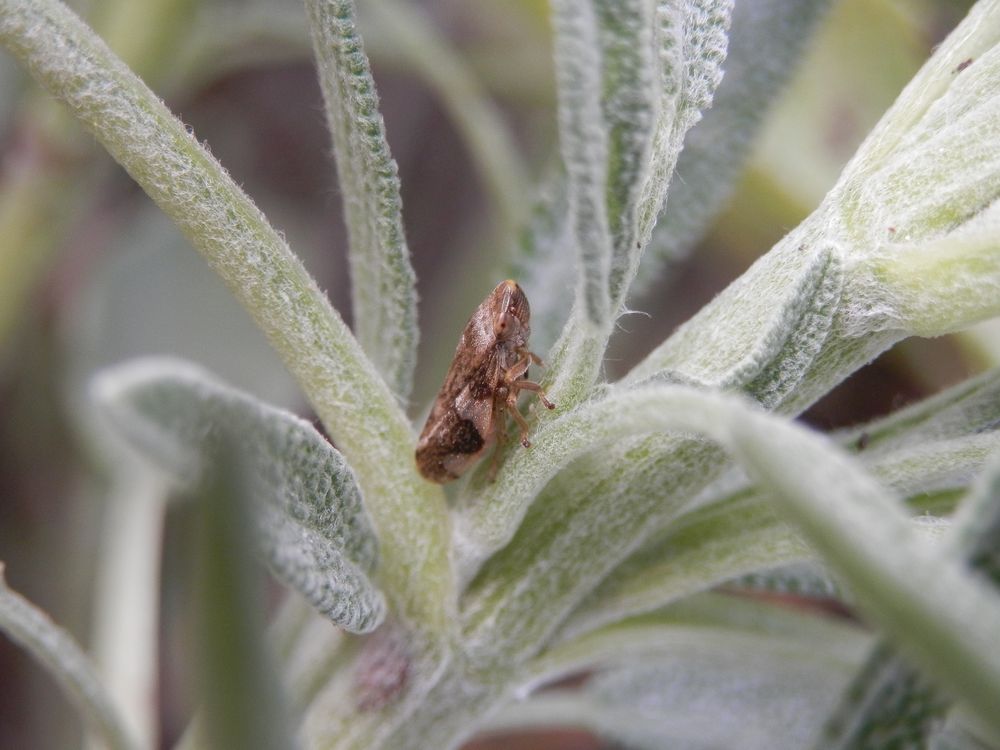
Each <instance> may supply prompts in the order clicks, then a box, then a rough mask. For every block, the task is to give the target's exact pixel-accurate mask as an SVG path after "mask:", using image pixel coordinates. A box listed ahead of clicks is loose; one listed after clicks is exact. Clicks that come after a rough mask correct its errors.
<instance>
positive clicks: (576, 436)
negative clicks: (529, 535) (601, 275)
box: [467, 385, 1000, 734]
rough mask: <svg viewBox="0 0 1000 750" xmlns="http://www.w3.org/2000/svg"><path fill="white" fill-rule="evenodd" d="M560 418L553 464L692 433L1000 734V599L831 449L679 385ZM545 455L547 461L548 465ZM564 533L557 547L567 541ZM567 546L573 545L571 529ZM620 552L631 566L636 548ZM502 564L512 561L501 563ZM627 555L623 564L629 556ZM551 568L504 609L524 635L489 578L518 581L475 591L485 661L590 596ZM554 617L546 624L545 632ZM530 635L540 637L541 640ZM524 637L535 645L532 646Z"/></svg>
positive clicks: (621, 516) (616, 519) (625, 511)
mask: <svg viewBox="0 0 1000 750" xmlns="http://www.w3.org/2000/svg"><path fill="white" fill-rule="evenodd" d="M563 419H565V422H564V423H563V424H559V423H560V421H561V420H553V422H551V423H550V424H549V425H546V428H552V427H556V426H557V425H558V426H559V428H561V429H566V428H567V427H568V426H569V425H570V424H573V423H574V422H577V420H579V421H578V422H577V423H576V424H574V425H573V426H574V427H575V428H576V432H575V433H573V434H562V435H560V437H561V438H562V440H563V442H564V443H566V444H570V445H563V446H562V447H560V448H551V447H550V448H549V449H548V450H545V451H543V449H542V441H541V440H539V442H538V443H537V444H536V445H537V446H538V450H537V453H538V454H539V455H540V457H541V458H542V459H551V458H553V457H554V456H553V454H552V453H551V451H552V450H557V451H561V450H567V452H569V451H572V450H574V449H578V448H579V447H580V446H581V445H582V444H583V443H585V442H587V441H589V440H593V441H595V442H606V441H607V440H608V439H609V438H613V437H614V436H615V435H616V434H617V433H618V431H619V430H622V429H624V428H625V426H626V425H628V428H629V430H630V432H632V433H641V432H649V431H654V430H670V431H678V432H681V433H690V432H695V433H700V434H702V435H706V436H710V437H711V438H712V439H713V440H716V441H719V442H721V443H722V444H723V445H725V446H726V447H727V448H728V449H729V450H731V451H732V452H733V454H734V456H735V458H736V460H737V461H738V462H739V463H740V464H742V465H743V466H744V467H745V468H746V469H747V471H748V473H749V474H750V475H751V477H752V478H754V479H755V480H756V481H757V482H758V483H760V485H761V487H763V488H766V489H767V490H768V492H769V493H771V495H772V497H773V498H774V501H775V506H776V507H777V508H778V509H779V511H780V512H781V513H782V514H784V515H785V516H786V517H787V518H788V519H789V520H790V521H792V522H793V523H794V525H795V526H796V527H797V529H798V530H799V532H800V533H802V534H803V536H804V537H805V538H806V539H808V541H809V542H810V544H811V546H813V547H814V548H815V549H816V551H817V552H818V553H819V554H820V555H821V556H822V557H823V559H824V561H825V562H826V563H827V564H828V565H829V566H830V567H831V569H832V570H833V571H834V572H835V573H836V574H837V575H838V577H839V578H841V579H842V580H843V581H844V582H845V583H846V584H847V585H849V586H850V588H851V592H852V594H853V596H854V597H855V600H856V601H857V603H858V606H859V608H860V609H861V610H862V611H863V612H864V613H866V614H867V615H868V616H870V617H871V618H872V619H873V620H874V621H875V622H876V623H878V624H880V625H881V626H882V627H883V628H884V629H885V632H886V633H887V634H888V636H889V637H891V638H892V639H893V641H894V642H896V643H898V644H899V645H900V646H901V647H903V648H905V649H906V651H907V653H909V654H911V655H912V658H913V659H914V660H915V662H916V663H918V664H919V665H920V666H921V667H922V668H924V669H926V670H927V671H928V673H929V674H930V675H932V676H933V678H934V679H936V680H938V681H940V682H941V684H942V685H944V686H945V687H946V688H947V689H949V690H951V691H952V692H953V693H954V694H955V695H957V696H959V697H960V699H961V700H962V701H963V703H964V704H965V705H966V707H967V708H968V709H969V710H971V711H973V712H974V713H975V715H976V716H977V718H978V719H979V720H980V721H982V722H984V724H985V725H986V726H989V727H991V728H992V731H994V732H997V733H998V734H1000V731H998V730H1000V727H998V726H997V724H998V720H997V718H996V716H995V714H994V713H993V712H992V710H991V709H990V706H991V705H994V704H995V703H997V702H1000V695H997V694H996V693H998V691H1000V656H998V657H996V658H994V657H993V656H990V655H989V654H990V653H991V651H990V648H989V646H988V645H987V644H989V643H990V642H991V640H992V638H993V635H992V634H994V633H995V632H996V630H997V629H998V628H1000V599H998V598H997V597H996V595H995V594H994V593H993V592H991V591H990V590H988V588H987V587H986V586H985V584H984V583H983V582H982V581H981V580H980V579H979V578H978V577H975V576H973V575H970V574H969V573H968V571H967V570H966V569H965V568H964V567H963V566H961V565H959V564H958V563H957V562H956V561H955V560H953V559H952V558H950V557H949V556H948V555H946V554H944V553H942V552H941V550H940V549H939V548H935V547H934V546H933V545H928V544H926V543H925V542H924V540H923V539H922V538H921V537H920V536H919V535H918V534H917V533H916V532H915V531H914V530H913V529H912V528H911V527H910V521H909V520H908V518H907V515H906V513H905V511H904V508H903V506H902V504H901V503H900V502H899V501H898V499H897V498H896V497H894V496H893V495H892V494H890V493H889V492H888V491H887V490H885V489H884V488H883V487H881V486H880V485H879V484H878V483H877V482H876V481H875V480H874V479H873V478H872V477H871V476H870V475H869V474H868V473H866V472H865V471H864V469H863V468H862V467H861V465H860V464H859V463H858V462H857V461H856V460H855V459H852V458H850V457H848V456H847V455H845V454H844V453H843V452H842V451H841V450H840V449H838V448H836V447H835V446H834V445H833V444H831V443H830V442H829V441H828V439H826V438H823V437H821V436H819V435H816V434H814V433H812V432H811V431H809V430H806V429H804V428H802V427H800V426H797V425H795V424H793V423H791V422H790V421H788V420H786V419H783V418H780V417H776V416H772V415H769V414H767V413H764V412H760V411H758V410H757V409H754V408H750V407H749V406H747V405H746V403H745V402H744V401H743V400H741V399H736V398H733V397H728V396H724V395H721V394H707V393H704V392H699V391H693V390H691V389H689V388H684V387H679V386H656V385H649V386H644V387H641V388H634V389H630V390H628V391H624V392H621V393H614V394H613V395H612V396H610V397H608V398H606V399H602V400H601V401H598V402H595V403H592V404H587V405H585V406H583V407H581V409H580V413H578V414H576V415H575V418H574V419H567V418H565V417H564V418H563ZM584 423H586V425H587V427H586V428H584V427H583V424H584ZM543 429H544V428H543ZM543 452H544V453H548V454H549V455H541V454H543ZM532 453H536V451H535V450H533V451H532ZM535 478H536V479H538V478H540V476H539V475H536V476H535ZM630 511H631V509H629V508H621V507H615V508H613V509H610V510H609V511H608V512H607V513H606V514H605V518H604V520H603V523H604V524H607V525H608V526H611V525H619V526H620V525H622V524H623V523H632V522H633V521H632V519H630V518H629V513H630ZM611 513H613V515H609V514H611ZM591 520H592V521H594V519H591ZM601 523H602V522H601V521H596V522H595V526H596V527H601ZM639 528H641V525H640V526H639ZM549 533H552V532H549ZM556 534H557V536H559V533H558V530H557V532H556ZM562 536H563V537H564V538H565V529H563V531H562ZM636 537H638V539H636ZM543 539H544V537H543ZM633 539H635V540H636V541H635V542H633V544H636V545H637V544H638V543H639V542H640V541H641V535H638V534H633ZM587 541H588V543H590V542H591V541H592V540H587ZM577 542H578V543H579V540H577ZM553 546H554V545H553V542H552V540H544V543H543V544H541V545H540V547H541V548H540V549H538V550H537V551H536V553H535V557H536V559H539V560H541V559H542V558H544V557H545V555H546V554H547V552H549V551H551V549H552V548H553ZM588 551H589V552H590V553H591V554H593V553H594V552H595V550H592V549H591V550H588ZM623 552H624V553H625V554H626V555H627V552H628V549H626V550H624V551H623ZM504 554H506V550H505V551H504V553H502V554H501V555H500V556H498V557H502V556H503V555H504ZM618 554H619V557H618V559H621V557H622V556H624V555H622V552H619V553H618ZM574 561H575V560H574ZM546 562H547V563H548V570H547V571H546V576H545V577H546V578H548V579H550V581H551V580H552V579H554V581H553V582H552V583H544V584H543V582H532V583H529V584H528V585H524V582H523V579H522V584H521V585H519V587H518V591H517V594H516V595H515V596H514V597H510V596H508V597H507V599H506V600H505V602H504V604H503V607H504V608H505V609H506V610H507V611H509V612H510V613H512V614H513V615H514V616H515V617H522V618H523V617H525V615H526V610H525V607H524V605H523V604H522V602H525V603H526V602H529V601H530V602H531V604H532V608H531V617H532V619H533V624H532V625H529V626H528V628H521V629H518V627H517V625H516V624H514V623H512V622H511V621H510V620H509V619H508V618H507V616H506V614H505V613H504V612H501V611H500V609H499V607H498V604H497V603H496V602H495V601H492V595H491V591H492V590H493V589H492V581H490V580H489V579H490V578H493V577H495V579H496V580H497V581H500V580H503V579H504V577H505V576H507V575H509V574H510V573H509V571H507V570H505V568H504V567H502V566H500V567H496V568H493V569H492V570H491V571H490V575H487V570H489V568H487V569H484V571H483V572H482V573H481V574H480V577H479V580H478V581H474V582H473V587H472V588H471V589H470V591H469V592H468V593H467V599H470V600H473V601H474V599H475V594H476V592H477V589H478V590H479V591H480V592H482V593H483V594H484V597H483V600H482V605H483V606H482V607H478V608H476V611H475V612H474V614H473V616H472V618H471V619H470V622H469V625H468V630H467V633H468V636H469V637H470V639H473V640H474V641H475V642H476V645H477V647H481V648H482V650H483V653H484V654H485V655H486V660H487V661H488V660H489V659H490V658H491V657H490V651H489V649H488V644H490V643H492V642H493V641H494V640H495V641H497V642H498V643H500V644H501V646H504V645H506V646H508V648H509V647H510V645H511V644H510V643H509V642H508V643H507V644H504V643H503V639H504V638H512V639H513V640H514V644H515V646H516V644H517V642H518V641H520V640H521V639H522V638H523V639H524V640H525V642H538V639H539V638H544V637H545V635H546V634H550V633H551V632H552V627H553V626H552V623H553V622H554V621H558V620H561V619H562V618H563V617H565V615H566V614H567V613H568V611H569V609H571V608H572V606H573V605H574V604H575V603H576V602H578V601H579V599H580V598H581V597H582V595H584V593H585V590H581V589H580V588H577V585H576V580H577V579H576V578H575V577H574V578H565V577H564V573H563V571H562V569H561V567H562V562H561V560H560V559H559V558H556V559H551V558H550V559H547V560H546ZM613 562H614V559H612V560H610V561H608V563H606V564H613ZM491 566H492V562H491ZM606 569H607V568H605V570H606ZM573 575H574V576H575V575H576V571H574V574H573ZM539 597H542V598H539ZM470 603H471V602H470ZM945 603H947V606H944V604H945ZM545 617H548V618H549V624H548V625H545V623H544V620H542V621H541V622H540V621H539V620H540V618H545ZM507 628H514V629H515V632H514V634H513V636H508V635H506V634H505V635H501V634H502V633H505V630H506V629H507ZM532 628H539V629H540V630H539V631H538V632H533V631H532ZM527 633H530V635H531V637H526V635H527ZM508 656H509V652H508Z"/></svg>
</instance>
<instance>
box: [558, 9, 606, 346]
mask: <svg viewBox="0 0 1000 750" xmlns="http://www.w3.org/2000/svg"><path fill="white" fill-rule="evenodd" d="M552 26H553V30H554V33H555V61H556V62H555V71H556V84H557V92H558V97H559V144H560V149H561V151H562V160H563V164H564V165H565V167H566V176H567V180H568V184H569V206H570V225H571V227H572V235H573V239H574V242H575V244H576V248H577V259H578V260H577V262H578V264H579V265H578V277H579V284H578V291H577V299H578V304H580V305H582V308H581V313H582V314H583V315H584V316H585V318H586V319H587V320H589V321H590V323H591V324H592V325H594V326H596V327H598V328H602V327H604V326H605V325H606V324H607V320H608V316H609V309H610V303H609V296H608V279H609V275H610V273H611V219H610V217H609V216H608V207H607V204H606V199H607V194H606V190H607V184H608V162H609V160H610V158H611V154H610V149H609V144H608V132H607V126H606V124H605V123H604V113H603V107H602V93H603V91H604V87H603V81H602V78H603V76H602V65H603V62H602V57H601V47H602V45H601V30H600V19H599V14H598V9H597V7H596V4H595V3H594V2H592V1H591V0H555V1H554V2H553V3H552Z"/></svg>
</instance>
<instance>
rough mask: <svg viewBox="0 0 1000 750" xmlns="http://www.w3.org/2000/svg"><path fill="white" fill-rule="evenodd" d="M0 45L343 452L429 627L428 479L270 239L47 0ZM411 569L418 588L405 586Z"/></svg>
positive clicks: (443, 558)
mask: <svg viewBox="0 0 1000 750" xmlns="http://www.w3.org/2000/svg"><path fill="white" fill-rule="evenodd" d="M0 9H2V12H0V44H3V45H4V47H5V48H6V49H7V50H8V51H9V52H10V53H11V54H13V55H14V57H15V58H17V60H18V61H19V62H20V63H21V64H22V65H24V66H25V67H26V68H27V69H28V70H29V71H30V72H31V73H32V75H33V76H34V77H35V79H36V80H37V81H38V83H39V84H40V85H41V86H42V87H43V88H44V89H45V90H46V91H47V92H49V93H50V94H51V95H53V96H55V97H56V98H58V99H59V100H60V101H61V102H63V103H64V104H65V105H66V106H67V107H68V108H69V109H70V110H71V112H72V113H73V115H74V116H75V117H77V118H78V119H79V120H80V121H81V122H82V123H83V124H84V125H85V126H86V127H87V128H88V129H90V130H91V131H92V132H93V133H94V134H95V136H96V137H97V138H98V140H99V141H100V142H101V143H102V144H103V145H104V146H105V148H107V149H108V151H109V152H110V153H111V155H112V156H113V157H114V158H115V159H116V160H117V161H118V162H119V163H120V164H121V165H122V166H123V167H124V168H125V169H126V170H127V171H128V172H129V174H130V175H131V176H132V177H133V178H134V179H135V180H136V182H138V183H139V185H140V186H141V187H142V188H143V190H145V191H146V192H147V193H148V194H149V195H150V197H151V198H152V199H153V200H154V201H155V202H156V203H157V205H158V206H159V207H160V208H161V209H162V210H163V211H164V213H166V214H167V215H168V216H170V218H172V219H173V220H174V222H175V223H176V224H177V225H178V226H179V227H180V228H181V230H182V231H183V232H184V234H185V236H186V237H187V238H188V239H189V240H190V241H191V243H192V244H193V245H194V247H195V248H197V249H198V251H199V252H201V253H202V255H203V256H204V257H205V259H206V260H207V261H208V263H209V264H210V265H211V266H212V268H213V269H214V270H215V271H217V272H218V273H219V275H220V276H222V278H223V280H224V281H225V282H226V284H227V285H228V286H229V288H230V290H232V291H233V293H234V294H235V295H236V296H237V298H238V299H239V300H240V302H241V303H242V304H243V305H244V307H245V308H246V309H247V311H248V312H249V313H250V314H251V316H252V317H253V318H254V321H255V322H256V323H257V325H258V326H259V327H260V329H261V330H262V331H263V332H264V334H265V335H266V336H267V338H268V341H269V342H270V343H271V345H272V346H274V348H275V349H277V350H278V353H279V354H280V355H281V357H282V360H283V361H284V363H285V365H286V366H287V367H288V369H289V371H290V372H291V373H292V374H293V375H294V376H295V378H296V380H297V381H298V383H299V385H300V386H301V387H302V389H303V391H304V393H305V395H306V396H307V398H308V399H309V400H310V403H311V404H312V405H313V407H314V408H315V409H316V413H317V414H318V415H319V417H320V418H321V419H322V420H323V423H324V425H325V426H326V429H327V430H328V432H329V434H330V435H331V437H332V439H333V440H334V441H335V442H336V443H337V447H338V448H339V449H340V450H341V451H342V452H343V454H344V455H345V456H347V457H348V458H349V459H350V462H351V466H352V468H353V469H354V471H355V472H356V473H357V476H358V481H359V483H360V485H361V486H362V487H363V488H364V490H365V493H366V503H367V508H368V510H369V511H370V513H371V517H372V522H373V523H374V525H375V527H376V528H377V530H378V534H379V537H380V538H381V539H382V540H383V541H384V548H383V550H384V554H383V556H382V562H381V564H380V571H379V572H380V576H379V578H380V582H381V583H382V586H383V588H384V589H385V591H386V592H387V594H388V596H389V597H390V598H391V599H392V600H393V603H394V604H395V606H396V609H397V611H398V613H399V615H400V617H401V619H403V620H404V621H405V622H406V623H408V624H409V625H411V626H412V627H413V628H414V629H415V630H418V631H420V632H422V633H425V634H428V635H430V634H431V633H438V632H440V631H441V630H443V628H444V623H446V622H447V621H448V618H449V613H448V604H447V602H449V601H450V600H451V597H450V592H451V590H452V581H451V570H450V566H449V563H448V557H447V551H446V545H445V539H446V536H447V517H446V509H445V502H444V494H443V492H442V491H441V488H440V487H436V486H434V485H432V484H431V483H429V482H427V481H425V480H424V479H423V478H422V477H421V476H420V474H419V473H418V472H417V468H416V466H415V465H414V463H413V462H412V461H400V460H399V456H401V455H404V454H406V453H409V451H411V450H412V448H413V426H412V425H411V424H410V421H409V419H407V417H406V414H405V413H404V412H403V410H402V409H401V408H400V405H399V403H398V402H397V401H396V399H395V398H394V396H393V394H392V393H391V392H390V390H389V388H388V387H387V386H386V383H385V382H384V381H383V380H382V378H381V377H380V376H379V374H378V372H377V371H376V370H375V368H374V366H373V364H372V363H371V362H370V361H369V360H368V358H367V357H366V356H365V355H364V353H363V351H362V349H361V347H360V345H359V344H358V342H357V341H356V340H355V338H354V337H353V336H352V335H351V333H350V331H348V329H347V327H346V326H345V325H344V322H343V320H342V319H341V318H340V316H339V315H338V314H337V312H336V311H335V310H334V309H333V308H332V307H331V306H330V303H329V301H328V300H327V299H326V297H325V296H324V295H323V293H322V292H321V291H320V290H319V288H318V287H317V285H316V283H315V281H314V280H313V279H312V278H310V276H309V274H308V273H307V272H306V270H305V268H304V267H303V265H302V263H301V262H300V261H299V260H298V258H296V257H295V256H294V255H293V254H292V252H291V251H290V250H289V248H288V245H287V244H286V243H285V241H284V239H283V238H282V237H281V235H280V234H279V233H278V232H277V231H276V230H275V229H274V227H272V226H271V225H270V224H268V222H267V220H266V219H265V218H264V216H263V215H262V214H261V213H260V211H259V210H258V209H257V208H256V207H255V206H254V205H253V203H252V202H251V201H250V199H249V198H248V197H247V196H246V195H245V194H244V193H243V191H241V190H240V189H239V187H238V186H237V185H236V184H235V183H234V182H233V180H232V179H231V178H230V177H229V175H227V174H226V172H225V170H224V169H223V168H222V166H221V165H220V164H219V163H218V162H217V161H216V160H215V159H214V158H213V157H212V155H211V154H210V153H209V152H208V150H207V149H206V148H204V147H203V146H202V145H201V144H200V143H198V141H197V140H196V139H195V138H194V137H193V135H192V134H191V133H190V132H188V130H187V128H185V126H184V124H183V123H182V122H181V121H180V120H178V119H177V118H176V117H174V116H173V115H172V114H171V113H170V112H169V111H168V110H167V108H166V107H165V106H164V105H163V102H161V101H160V100H159V99H157V98H156V96H155V95H154V94H153V92H151V91H150V90H149V89H148V88H147V87H146V86H145V85H144V84H143V83H142V82H141V81H139V80H138V79H137V78H136V77H135V75H134V74H133V73H131V72H130V71H129V70H128V69H127V68H126V67H125V66H124V65H123V64H122V62H121V61H120V60H118V59H117V58H116V57H115V56H114V54H113V53H112V52H111V51H110V50H109V49H108V48H107V45H105V44H104V43H103V42H102V41H101V40H100V39H99V38H97V37H96V36H95V35H94V33H93V32H92V31H91V30H90V29H88V28H87V26H86V24H84V23H83V22H82V21H81V20H80V19H79V18H78V17H77V16H75V15H74V14H73V13H72V12H71V11H70V10H69V9H68V8H66V6H65V5H63V4H62V3H61V2H58V0H0ZM415 571H419V575H420V576H421V579H422V580H423V582H424V584H425V585H422V586H413V585H412V580H413V575H414V574H415Z"/></svg>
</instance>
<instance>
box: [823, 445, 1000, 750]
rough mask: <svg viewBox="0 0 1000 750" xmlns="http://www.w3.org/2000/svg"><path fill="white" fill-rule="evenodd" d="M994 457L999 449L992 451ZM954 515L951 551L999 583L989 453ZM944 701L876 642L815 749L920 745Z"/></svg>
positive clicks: (996, 472)
mask: <svg viewBox="0 0 1000 750" xmlns="http://www.w3.org/2000/svg"><path fill="white" fill-rule="evenodd" d="M995 456H1000V453H995ZM970 495H971V496H970V497H969V499H968V500H966V501H965V502H964V503H963V504H962V506H961V507H960V509H959V512H958V513H957V514H956V517H955V520H954V528H953V530H952V533H951V535H950V538H949V546H950V548H951V552H952V553H953V554H954V555H955V557H956V558H958V559H959V560H961V561H963V562H964V563H965V564H966V565H968V566H969V568H971V569H972V570H974V571H976V572H977V573H981V574H983V575H985V576H987V577H988V578H989V579H990V580H991V581H992V582H993V583H994V585H995V586H996V585H1000V565H998V564H997V548H998V541H1000V460H998V459H997V458H996V457H994V460H993V461H992V462H991V464H990V466H988V467H987V469H986V471H984V472H983V473H982V475H981V476H980V477H979V480H978V481H977V483H976V486H975V487H974V488H973V490H972V492H971V493H970ZM949 705H950V700H948V699H947V697H946V696H944V695H942V693H941V691H940V690H938V689H937V688H936V686H935V685H933V684H932V683H930V682H929V681H928V680H927V679H926V677H924V676H923V675H922V674H921V673H920V672H919V671H918V670H917V669H915V668H914V667H913V665H912V664H911V663H910V662H909V660H907V659H905V658H904V657H902V656H901V655H900V654H899V653H898V652H897V650H896V649H895V648H893V647H892V646H891V645H890V644H889V643H887V642H884V641H883V642H881V643H879V644H878V645H877V646H876V648H875V649H874V651H873V653H872V654H871V656H870V657H869V658H868V661H867V662H866V664H865V666H864V667H863V668H862V670H861V671H860V672H859V673H858V674H857V675H856V676H855V678H854V680H853V681H852V684H851V686H850V687H849V688H848V690H847V692H846V693H845V695H844V696H843V698H842V700H841V703H840V705H839V706H838V708H837V710H836V712H835V713H833V714H832V715H831V716H830V718H829V719H828V721H827V723H826V726H825V727H824V732H823V737H822V738H821V740H820V742H819V743H818V744H817V748H818V749H819V748H853V747H859V746H864V744H865V743H866V742H870V741H871V738H873V737H877V738H878V739H879V741H880V742H882V743H884V744H885V743H889V742H890V741H895V742H900V743H908V744H924V743H926V741H927V739H928V736H929V735H930V733H931V731H932V729H933V724H932V722H934V721H935V720H936V719H937V718H938V717H939V716H941V714H943V713H944V711H945V709H946V708H947V707H948V706H949Z"/></svg>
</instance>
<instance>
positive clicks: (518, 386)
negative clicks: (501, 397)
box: [510, 380, 556, 409]
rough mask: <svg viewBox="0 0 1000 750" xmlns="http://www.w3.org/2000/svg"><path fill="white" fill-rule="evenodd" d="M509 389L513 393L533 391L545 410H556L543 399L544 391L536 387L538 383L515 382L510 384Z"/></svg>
mask: <svg viewBox="0 0 1000 750" xmlns="http://www.w3.org/2000/svg"><path fill="white" fill-rule="evenodd" d="M510 387H511V390H512V391H515V392H516V391H520V390H525V391H534V392H535V393H537V394H538V400H539V401H541V402H542V403H543V404H545V408H546V409H555V408H556V405H555V404H553V403H552V402H551V401H549V400H548V399H547V398H546V397H545V390H544V389H543V388H542V386H540V385H538V383H533V382H532V381H530V380H515V381H514V382H513V383H511V384H510Z"/></svg>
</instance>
